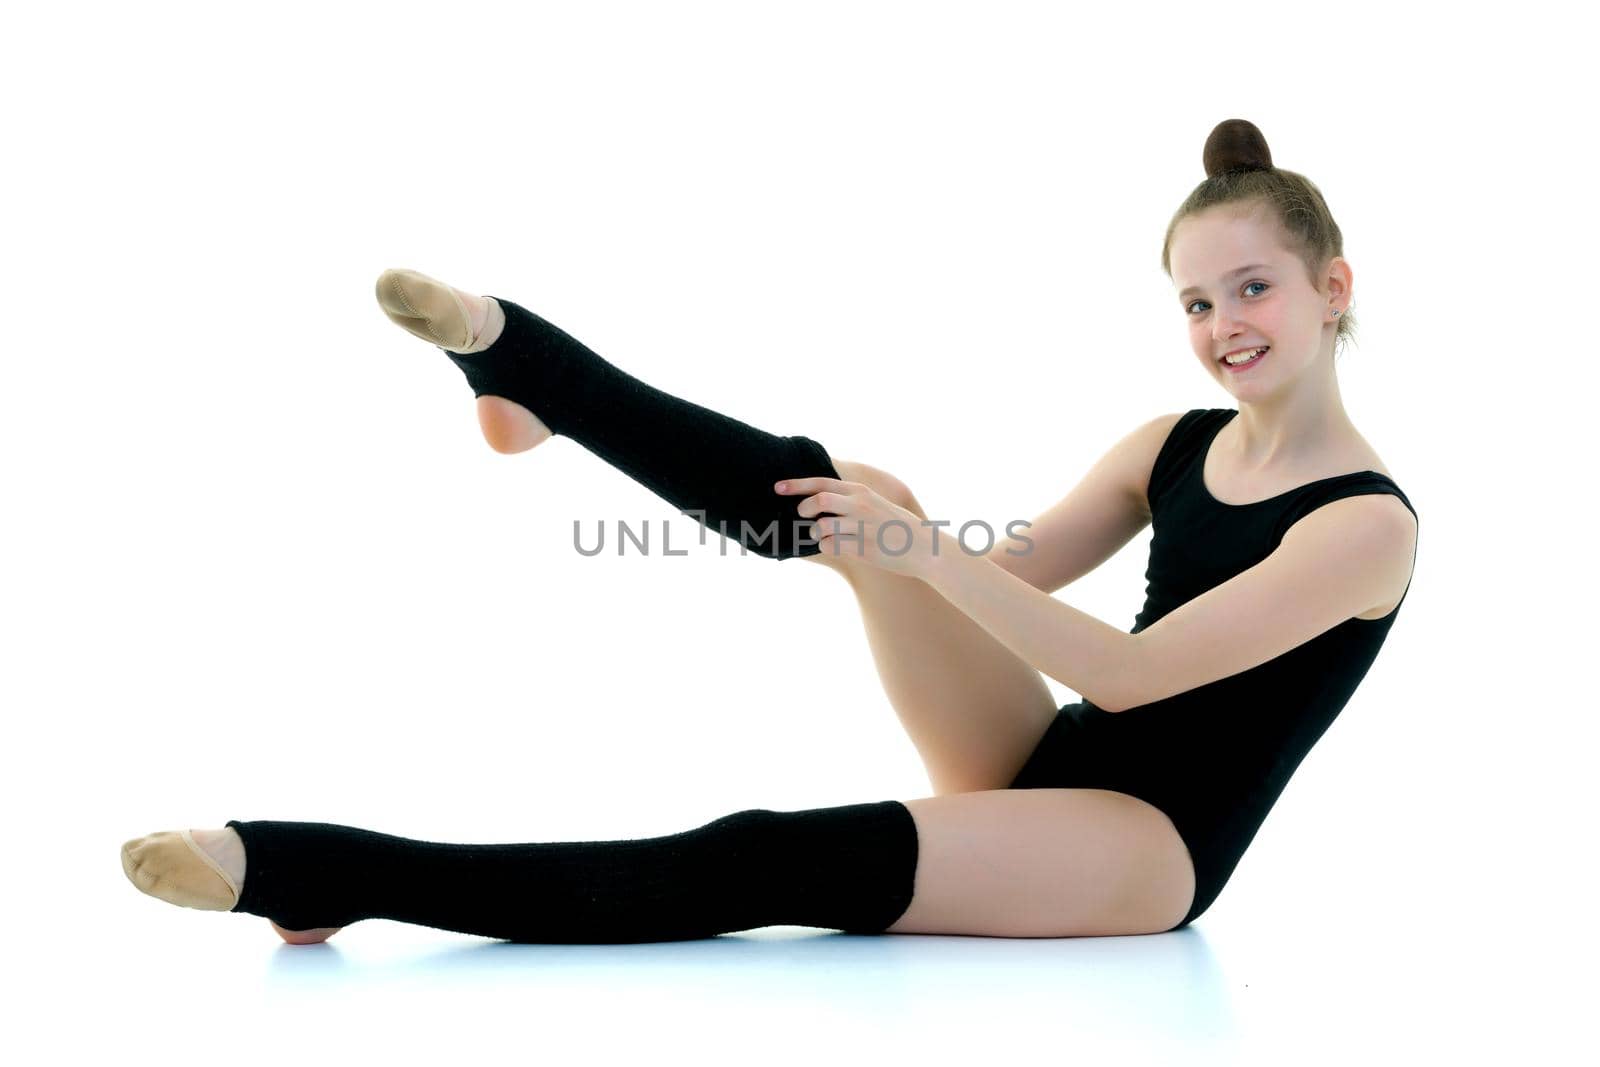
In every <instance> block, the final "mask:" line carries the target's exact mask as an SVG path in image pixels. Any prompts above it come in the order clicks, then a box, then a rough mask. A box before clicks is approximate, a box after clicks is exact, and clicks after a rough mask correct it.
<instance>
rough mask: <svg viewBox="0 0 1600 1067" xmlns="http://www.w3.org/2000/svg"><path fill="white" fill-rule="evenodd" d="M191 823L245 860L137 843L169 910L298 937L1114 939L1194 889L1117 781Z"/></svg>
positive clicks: (137, 867)
mask: <svg viewBox="0 0 1600 1067" xmlns="http://www.w3.org/2000/svg"><path fill="white" fill-rule="evenodd" d="M193 833H195V834H196V835H201V834H204V835H206V836H205V838H204V840H207V841H211V842H212V845H211V847H213V848H214V847H216V838H217V837H222V836H225V837H227V838H229V839H232V843H233V844H234V845H236V846H238V856H237V863H236V864H235V865H233V866H232V867H231V870H227V871H224V872H223V873H221V874H219V873H217V871H216V867H218V866H224V867H226V866H227V865H228V864H229V862H230V856H229V854H228V853H227V851H226V850H219V852H218V855H217V857H215V859H210V860H208V859H205V858H203V855H202V853H201V852H200V851H198V850H196V849H192V848H189V847H187V846H186V843H184V842H181V841H178V840H176V838H177V837H178V835H176V834H172V833H170V832H169V833H164V834H155V835H151V836H150V837H146V838H138V839H136V840H133V841H130V842H128V843H127V844H126V845H124V846H123V861H122V862H123V868H124V870H125V871H127V873H128V877H129V878H130V879H131V880H132V881H133V882H134V884H135V885H137V886H138V887H139V888H140V889H141V890H143V891H144V892H146V893H148V894H150V895H152V896H155V897H159V898H161V899H163V900H167V901H169V902H172V903H176V904H184V905H186V906H189V907H200V908H204V909H207V910H213V911H237V912H249V913H251V914H257V915H265V916H268V917H270V918H272V919H273V920H274V924H275V925H276V926H277V927H278V930H279V932H280V933H282V934H284V936H285V937H286V938H287V939H288V940H290V941H292V942H294V943H296V944H304V943H309V942H313V941H318V940H322V938H323V937H325V936H326V935H327V933H329V932H331V930H332V929H333V928H337V927H339V926H343V925H346V924H348V923H352V922H358V921H360V920H361V919H368V918H388V919H395V920H399V921H401V922H409V923H417V924H421V925H425V926H433V927H437V928H439V929H445V930H455V931H459V932H462V933H469V934H478V935H481V936H484V937H494V938H502V939H506V940H513V941H534V942H597V943H604V942H635V941H663V940H681V939H688V938H700V937H708V936H713V935H715V934H718V933H731V932H734V931H737V930H744V929H750V928H754V927H759V926H766V925H797V926H815V927H819V928H824V929H838V930H844V931H846V932H849V933H859V934H876V933H896V934H897V933H925V934H974V935H984V936H995V937H1075V936H1091V937H1092V936H1100V935H1113V936H1114V935H1122V934H1141V933H1156V932H1160V931H1163V930H1169V929H1171V928H1172V927H1173V926H1174V924H1176V923H1178V921H1179V920H1180V918H1182V917H1184V916H1185V915H1186V913H1187V912H1188V911H1189V910H1191V909H1190V905H1191V902H1192V901H1193V900H1194V899H1195V884H1196V883H1195V878H1194V869H1193V866H1192V864H1191V863H1190V860H1189V854H1188V851H1187V848H1186V846H1185V844H1184V841H1183V839H1182V838H1181V837H1180V836H1179V835H1178V833H1177V831H1176V829H1175V828H1174V827H1173V825H1172V822H1171V820H1169V819H1168V818H1167V817H1166V816H1165V815H1164V814H1162V812H1160V811H1159V810H1157V809H1156V808H1154V807H1152V806H1151V805H1149V804H1147V803H1145V802H1144V801H1142V800H1137V799H1135V798H1133V797H1130V796H1127V795H1125V794H1122V793H1116V792H1111V791H1108V790H1103V789H1005V790H991V791H984V792H975V793H961V794H956V795H953V796H942V797H925V798H920V799H917V800H911V801H907V802H905V803H904V804H902V803H900V802H899V801H883V802H881V803H876V804H852V805H846V806H843V807H833V808H814V809H810V810H807V811H794V812H775V811H767V810H765V809H754V810H750V811H742V812H738V813H736V814H734V815H729V816H725V817H724V818H721V819H717V820H715V821H714V822H711V823H708V824H707V825H705V826H702V827H700V828H698V829H695V830H690V831H687V832H685V833H681V834H673V835H670V836H667V837H657V838H645V839H640V840H623V841H596V842H576V843H553V844H513V845H455V844H440V843H435V842H429V841H414V840H410V839H408V838H403V837H393V836H390V835H387V834H378V833H373V832H371V831H367V830H359V829H356V828H354V827H348V826H338V825H334V824H328V823H305V822H243V823H242V822H237V821H235V822H230V823H229V824H228V829H225V830H219V831H193ZM241 839H242V841H241ZM218 861H220V862H218ZM235 887H238V889H236V888H235ZM241 890H242V892H241ZM315 927H323V929H321V930H315V929H313V928H315ZM293 930H305V931H309V932H310V936H299V935H291V934H290V933H289V932H288V931H293ZM318 935H320V936H318Z"/></svg>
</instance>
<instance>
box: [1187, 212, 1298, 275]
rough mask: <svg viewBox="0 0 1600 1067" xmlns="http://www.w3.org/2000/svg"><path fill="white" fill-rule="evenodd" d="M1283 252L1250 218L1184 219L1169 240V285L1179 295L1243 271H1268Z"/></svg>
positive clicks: (1219, 215)
mask: <svg viewBox="0 0 1600 1067" xmlns="http://www.w3.org/2000/svg"><path fill="white" fill-rule="evenodd" d="M1282 259H1283V251H1282V249H1280V248H1279V247H1278V245H1277V242H1276V240H1274V238H1273V233H1272V230H1271V228H1270V227H1268V226H1266V225H1263V224H1262V222H1261V221H1260V220H1259V219H1257V218H1254V217H1250V216H1245V217H1239V216H1236V215H1226V214H1222V213H1220V212H1210V213H1207V214H1204V215H1197V216H1195V217H1193V218H1188V219H1184V220H1183V222H1181V223H1179V224H1178V229H1177V231H1176V232H1175V233H1174V234H1173V240H1172V254H1171V265H1172V282H1173V285H1175V286H1179V287H1180V288H1179V290H1178V291H1179V295H1182V294H1184V293H1188V292H1190V291H1193V290H1197V289H1201V288H1204V287H1205V286H1208V285H1212V284H1222V283H1224V282H1229V281H1232V280H1233V277H1234V275H1236V274H1240V273H1243V272H1244V270H1245V268H1257V269H1259V268H1261V267H1267V268H1272V267H1276V266H1278V265H1279V263H1280V262H1281V260H1282Z"/></svg>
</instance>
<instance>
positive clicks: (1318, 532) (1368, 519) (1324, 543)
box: [1280, 486, 1417, 589]
mask: <svg viewBox="0 0 1600 1067" xmlns="http://www.w3.org/2000/svg"><path fill="white" fill-rule="evenodd" d="M1280 544H1281V545H1282V546H1283V547H1284V548H1286V549H1288V551H1290V552H1294V551H1297V550H1309V551H1310V552H1312V553H1313V554H1320V553H1331V552H1334V551H1338V552H1341V553H1347V554H1350V555H1351V556H1352V558H1353V560H1363V559H1364V560H1367V561H1370V565H1371V568H1372V570H1374V571H1375V572H1378V573H1381V574H1387V575H1388V576H1389V577H1390V578H1391V579H1392V580H1393V584H1394V588H1396V589H1401V588H1404V587H1405V586H1406V585H1407V584H1408V583H1409V582H1410V580H1411V567H1412V563H1413V561H1414V560H1415V558H1416V551H1417V517H1416V515H1415V514H1413V513H1412V510H1411V508H1410V506H1408V505H1407V503H1406V502H1405V501H1404V500H1402V499H1401V498H1400V497H1398V496H1396V495H1395V494H1394V493H1392V492H1387V491H1384V490H1383V489H1381V488H1379V487H1376V486H1375V487H1374V488H1373V490H1372V491H1371V492H1362V493H1357V494H1354V495H1350V496H1340V497H1338V498H1337V499H1334V500H1329V501H1327V502H1326V503H1322V504H1318V505H1317V506H1315V507H1313V508H1312V509H1311V510H1310V511H1309V512H1307V513H1306V514H1305V515H1303V516H1302V517H1300V518H1299V519H1298V520H1297V521H1295V522H1294V523H1293V524H1292V525H1291V526H1290V527H1289V528H1288V530H1286V531H1285V532H1284V535H1283V539H1282V541H1281V542H1280Z"/></svg>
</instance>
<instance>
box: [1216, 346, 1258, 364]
mask: <svg viewBox="0 0 1600 1067" xmlns="http://www.w3.org/2000/svg"><path fill="white" fill-rule="evenodd" d="M1267 348H1268V346H1267V345H1262V346H1261V347H1260V348H1252V349H1251V350H1250V351H1248V352H1240V353H1239V354H1238V355H1235V356H1223V357H1222V358H1223V361H1224V362H1225V363H1227V364H1228V365H1229V366H1234V367H1236V366H1238V365H1239V364H1241V363H1246V362H1249V361H1250V360H1252V359H1254V358H1256V356H1258V355H1260V354H1261V353H1263V352H1265V351H1266V350H1267Z"/></svg>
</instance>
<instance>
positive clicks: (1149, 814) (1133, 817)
mask: <svg viewBox="0 0 1600 1067" xmlns="http://www.w3.org/2000/svg"><path fill="white" fill-rule="evenodd" d="M905 805H906V807H907V808H909V809H910V810H911V815H912V818H913V819H914V820H915V821H916V824H917V839H918V856H917V874H916V884H915V887H914V890H913V896H912V900H911V905H910V907H909V908H907V909H906V912H905V914H904V915H902V916H901V917H900V918H899V919H898V920H896V921H895V923H894V925H893V926H890V927H889V928H888V929H887V930H886V931H885V932H886V933H905V934H910V933H915V934H976V935H983V936H989V937H1103V936H1115V935H1127V934H1152V933H1161V932H1163V931H1166V930H1170V929H1171V928H1172V927H1174V926H1176V925H1177V924H1178V922H1180V921H1181V920H1182V919H1183V917H1184V916H1185V915H1186V914H1188V912H1189V906H1190V905H1191V904H1192V903H1193V901H1194V889H1195V878H1194V866H1193V864H1192V863H1191V861H1190V859H1189V851H1188V849H1187V848H1186V847H1185V846H1184V843H1183V839H1182V838H1181V837H1180V836H1179V835H1178V831H1177V829H1176V828H1175V827H1174V826H1173V825H1172V822H1171V820H1170V819H1168V818H1167V816H1166V815H1164V814H1162V812H1161V811H1160V810H1159V809H1157V808H1155V807H1154V806H1152V805H1150V804H1147V803H1145V802H1144V801H1142V800H1139V799H1137V798H1135V797H1131V796H1128V795H1127V794H1125V793H1117V792H1112V791H1110V790H1105V789H1004V790H995V791H987V792H979V793H960V794H955V795H950V796H934V797H924V798H920V799H917V800H908V801H905Z"/></svg>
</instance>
